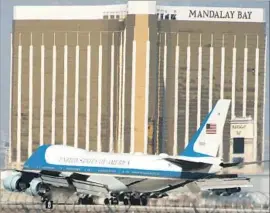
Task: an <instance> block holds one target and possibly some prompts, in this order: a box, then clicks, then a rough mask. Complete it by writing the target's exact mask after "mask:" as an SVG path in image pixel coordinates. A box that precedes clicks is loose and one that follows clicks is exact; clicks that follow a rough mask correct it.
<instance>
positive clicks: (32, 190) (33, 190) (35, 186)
mask: <svg viewBox="0 0 270 213" xmlns="http://www.w3.org/2000/svg"><path fill="white" fill-rule="evenodd" d="M41 184H42V180H41V179H39V178H34V179H33V180H32V181H31V182H30V186H29V187H28V188H27V189H26V190H25V193H26V194H28V195H30V196H37V195H38V194H39V189H40V187H41Z"/></svg>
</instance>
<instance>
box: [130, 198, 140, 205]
mask: <svg viewBox="0 0 270 213" xmlns="http://www.w3.org/2000/svg"><path fill="white" fill-rule="evenodd" d="M130 205H132V206H139V205H140V199H138V198H134V197H132V196H131V197H130Z"/></svg>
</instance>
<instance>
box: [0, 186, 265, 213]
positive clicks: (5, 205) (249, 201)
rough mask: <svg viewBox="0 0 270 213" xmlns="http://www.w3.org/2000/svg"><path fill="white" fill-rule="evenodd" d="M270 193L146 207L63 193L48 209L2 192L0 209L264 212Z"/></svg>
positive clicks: (198, 197)
mask: <svg viewBox="0 0 270 213" xmlns="http://www.w3.org/2000/svg"><path fill="white" fill-rule="evenodd" d="M269 198H270V197H269V195H268V194H265V193H261V192H241V193H238V194H235V195H231V196H223V195H220V196H217V195H214V194H212V193H209V192H202V193H199V194H192V193H178V194H171V195H170V196H169V197H164V198H160V199H150V200H149V202H148V204H147V206H124V205H121V203H120V204H119V205H78V204H77V197H76V196H75V195H72V196H70V197H66V196H65V195H60V196H59V197H58V199H56V200H54V203H53V208H52V209H50V210H49V209H46V207H45V204H43V203H41V201H40V198H36V197H31V196H27V195H25V194H23V193H10V192H6V191H2V192H1V197H0V199H1V200H0V201H1V202H0V212H1V213H2V212H3V213H4V212H25V213H26V212H27V213H29V212H132V213H133V212H134V213H135V212H194V213H197V212H204V213H206V212H213V213H215V212H224V213H225V212H243V213H244V212H247V213H251V212H254V213H255V212H258V213H259V212H262V213H264V212H265V213H266V212H267V213H269V212H270V208H269Z"/></svg>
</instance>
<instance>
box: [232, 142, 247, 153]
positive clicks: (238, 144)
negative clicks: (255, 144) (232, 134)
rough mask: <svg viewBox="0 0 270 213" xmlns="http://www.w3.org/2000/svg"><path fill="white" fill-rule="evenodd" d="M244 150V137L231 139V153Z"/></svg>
mask: <svg viewBox="0 0 270 213" xmlns="http://www.w3.org/2000/svg"><path fill="white" fill-rule="evenodd" d="M244 151H245V139H244V138H234V139H233V153H234V154H244Z"/></svg>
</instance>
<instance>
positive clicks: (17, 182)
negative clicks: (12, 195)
mask: <svg viewBox="0 0 270 213" xmlns="http://www.w3.org/2000/svg"><path fill="white" fill-rule="evenodd" d="M21 176H22V174H21V173H20V172H17V173H15V174H13V175H11V176H8V177H6V178H5V179H4V180H3V185H4V188H5V189H6V190H7V191H11V192H21V191H23V190H25V189H26V188H27V187H28V184H27V183H24V182H23V181H22V179H21Z"/></svg>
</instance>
